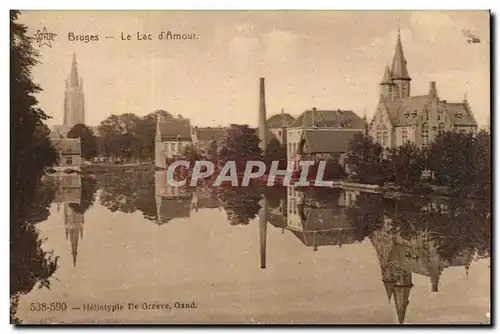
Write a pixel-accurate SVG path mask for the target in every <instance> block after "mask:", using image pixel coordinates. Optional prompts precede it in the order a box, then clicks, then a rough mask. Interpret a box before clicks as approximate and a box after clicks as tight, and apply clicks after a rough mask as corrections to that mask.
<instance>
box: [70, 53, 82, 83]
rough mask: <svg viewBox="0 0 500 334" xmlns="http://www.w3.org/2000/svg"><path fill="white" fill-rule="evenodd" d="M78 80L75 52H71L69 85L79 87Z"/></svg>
mask: <svg viewBox="0 0 500 334" xmlns="http://www.w3.org/2000/svg"><path fill="white" fill-rule="evenodd" d="M79 83H80V81H79V80H78V69H77V67H76V54H75V53H74V52H73V60H72V62H71V72H70V75H69V86H70V87H79Z"/></svg>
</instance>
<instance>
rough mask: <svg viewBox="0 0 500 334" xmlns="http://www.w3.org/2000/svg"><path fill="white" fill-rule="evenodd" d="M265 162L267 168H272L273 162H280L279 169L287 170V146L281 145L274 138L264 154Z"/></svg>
mask: <svg viewBox="0 0 500 334" xmlns="http://www.w3.org/2000/svg"><path fill="white" fill-rule="evenodd" d="M264 161H265V162H266V165H267V166H271V163H272V162H273V161H279V164H278V166H279V168H280V169H285V168H286V166H287V155H286V146H285V145H284V144H281V143H280V142H279V140H278V139H276V138H272V139H271V140H270V141H269V144H268V145H267V148H266V151H265V152H264Z"/></svg>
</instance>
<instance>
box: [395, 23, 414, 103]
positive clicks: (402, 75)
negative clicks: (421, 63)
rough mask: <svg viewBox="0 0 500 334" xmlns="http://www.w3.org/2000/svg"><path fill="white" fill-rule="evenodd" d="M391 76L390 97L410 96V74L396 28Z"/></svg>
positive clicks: (401, 97)
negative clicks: (396, 38) (396, 34)
mask: <svg viewBox="0 0 500 334" xmlns="http://www.w3.org/2000/svg"><path fill="white" fill-rule="evenodd" d="M391 78H392V83H393V84H394V87H393V89H392V98H393V99H394V100H398V99H404V98H406V97H409V96H410V81H411V78H410V75H409V74H408V68H407V67H406V58H405V55H404V53H403V45H402V44H401V34H400V31H399V28H398V41H397V43H396V51H395V53H394V59H393V60H392V67H391Z"/></svg>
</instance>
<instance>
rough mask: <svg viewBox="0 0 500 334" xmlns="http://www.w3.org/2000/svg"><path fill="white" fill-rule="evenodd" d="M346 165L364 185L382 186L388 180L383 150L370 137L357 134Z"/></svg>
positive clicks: (350, 143)
mask: <svg viewBox="0 0 500 334" xmlns="http://www.w3.org/2000/svg"><path fill="white" fill-rule="evenodd" d="M346 164H348V165H349V168H350V169H351V171H352V172H353V174H354V175H355V176H356V178H358V179H359V181H360V182H362V183H368V184H382V183H383V182H384V181H385V180H386V178H387V173H386V172H385V170H386V169H385V167H386V162H385V161H384V159H383V148H382V146H380V145H379V144H377V143H374V142H373V140H372V138H371V137H370V136H367V135H363V134H356V136H355V137H354V138H353V139H352V140H351V141H350V142H349V149H348V154H347V157H346Z"/></svg>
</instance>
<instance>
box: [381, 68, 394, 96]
mask: <svg viewBox="0 0 500 334" xmlns="http://www.w3.org/2000/svg"><path fill="white" fill-rule="evenodd" d="M394 86H395V85H394V83H393V82H392V75H391V70H390V69H389V65H386V66H385V71H384V77H383V78H382V81H380V95H381V96H383V97H384V98H386V99H391V97H392V96H391V94H392V91H393V88H394Z"/></svg>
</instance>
